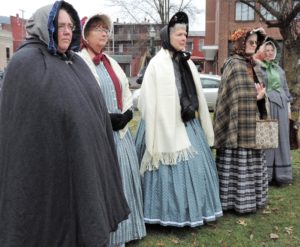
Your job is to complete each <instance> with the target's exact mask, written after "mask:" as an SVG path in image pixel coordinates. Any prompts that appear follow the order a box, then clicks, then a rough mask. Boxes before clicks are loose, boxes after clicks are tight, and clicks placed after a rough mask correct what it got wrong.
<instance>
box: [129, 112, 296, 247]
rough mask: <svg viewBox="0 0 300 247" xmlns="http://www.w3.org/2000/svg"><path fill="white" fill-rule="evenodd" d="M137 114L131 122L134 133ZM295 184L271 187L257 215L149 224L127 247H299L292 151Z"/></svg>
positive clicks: (294, 158)
mask: <svg viewBox="0 0 300 247" xmlns="http://www.w3.org/2000/svg"><path fill="white" fill-rule="evenodd" d="M138 121H139V114H138V113H137V112H136V113H135V117H134V119H133V121H132V123H131V129H132V131H133V132H135V129H136V125H137V123H138ZM292 163H293V177H294V182H293V184H292V185H289V186H286V187H269V193H268V206H267V207H266V208H265V209H264V210H260V211H258V212H257V213H256V214H249V215H235V214H231V213H225V215H224V216H223V217H220V218H218V220H217V221H216V222H213V223H209V224H206V225H204V226H201V227H197V228H189V227H184V228H175V227H162V226H159V225H146V227H147V236H146V237H145V238H143V239H142V240H139V241H134V242H131V243H129V244H126V246H127V247H144V246H145V247H151V246H153V247H169V246H175V247H176V246H178V247H179V246H183V247H185V246H186V247H210V246H212V247H248V246H249V247H258V246H263V247H272V246H276V247H289V246H292V247H300V150H296V151H292Z"/></svg>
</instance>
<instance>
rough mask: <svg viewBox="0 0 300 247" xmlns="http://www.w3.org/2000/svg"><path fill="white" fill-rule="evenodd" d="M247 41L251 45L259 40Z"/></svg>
mask: <svg viewBox="0 0 300 247" xmlns="http://www.w3.org/2000/svg"><path fill="white" fill-rule="evenodd" d="M247 43H248V44H249V45H257V41H254V40H248V41H247Z"/></svg>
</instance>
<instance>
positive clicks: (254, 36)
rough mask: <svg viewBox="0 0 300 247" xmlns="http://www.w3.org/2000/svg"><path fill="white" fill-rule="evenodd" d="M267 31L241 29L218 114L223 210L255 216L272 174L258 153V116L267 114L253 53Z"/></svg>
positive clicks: (235, 36) (226, 70)
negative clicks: (269, 173) (269, 175)
mask: <svg viewBox="0 0 300 247" xmlns="http://www.w3.org/2000/svg"><path fill="white" fill-rule="evenodd" d="M264 39H265V32H264V30H263V29H252V30H247V29H238V30H236V31H235V32H234V33H233V34H232V36H231V40H232V42H233V46H234V52H233V55H231V56H230V57H229V58H228V59H227V60H226V61H225V64H224V66H223V68H222V70H223V72H222V78H221V83H220V87H219V92H218V98H217V103H216V110H215V116H214V131H215V145H214V146H215V148H216V149H217V152H216V164H217V169H218V174H219V181H220V197H221V203H222V209H223V210H224V211H226V210H234V211H236V212H238V213H254V212H256V211H257V209H259V208H262V207H264V206H265V205H266V201H267V190H268V174H267V167H266V161H265V155H264V151H263V150H261V149H256V118H257V115H259V116H260V118H264V117H265V115H266V108H265V101H264V93H265V89H264V86H263V75H262V73H261V71H260V67H259V65H257V64H256V63H255V61H254V60H253V58H252V55H253V54H254V53H255V51H256V50H257V49H258V47H259V46H260V45H261V44H262V43H263V41H264Z"/></svg>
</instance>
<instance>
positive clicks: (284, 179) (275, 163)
mask: <svg viewBox="0 0 300 247" xmlns="http://www.w3.org/2000/svg"><path fill="white" fill-rule="evenodd" d="M282 102H284V101H283V100H282ZM270 113H271V117H272V118H273V119H278V127H279V131H278V134H279V136H278V137H279V139H278V141H279V143H278V144H279V145H278V148H274V149H267V150H266V161H267V167H268V174H269V182H275V183H277V184H279V185H283V184H289V183H291V182H292V179H293V176H292V164H291V154H290V139H289V119H288V107H287V103H285V104H283V103H282V105H278V104H276V103H274V102H272V101H270Z"/></svg>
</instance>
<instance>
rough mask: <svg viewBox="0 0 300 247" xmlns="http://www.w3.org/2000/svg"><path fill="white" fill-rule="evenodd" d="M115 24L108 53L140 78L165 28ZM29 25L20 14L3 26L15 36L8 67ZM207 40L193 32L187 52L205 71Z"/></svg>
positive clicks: (147, 25)
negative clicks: (161, 30) (139, 74)
mask: <svg viewBox="0 0 300 247" xmlns="http://www.w3.org/2000/svg"><path fill="white" fill-rule="evenodd" d="M113 24H114V26H113V31H112V35H111V37H110V39H109V42H108V44H107V45H106V47H105V51H106V52H107V53H108V54H110V55H111V56H112V57H114V58H115V59H116V61H117V62H118V63H119V64H120V65H121V67H122V68H123V70H124V71H125V73H126V75H127V76H128V77H130V76H136V75H137V73H138V72H139V70H140V69H141V68H142V67H144V66H147V64H148V62H149V60H150V59H151V57H152V56H153V55H154V54H155V53H156V52H157V51H159V49H160V47H161V42H160V36H159V31H160V29H161V28H162V26H161V25H160V24H153V23H149V22H144V23H120V22H119V21H118V20H117V21H116V22H114V23H113ZM25 25H26V20H25V19H22V18H20V17H19V15H18V14H17V15H16V16H10V23H9V24H3V29H5V30H6V31H7V32H10V33H11V36H12V41H13V49H12V48H11V47H9V50H8V51H7V50H6V52H8V57H7V59H6V60H5V59H2V60H5V63H6V64H7V62H8V60H9V59H10V58H11V56H12V55H13V53H14V52H15V51H16V50H17V49H18V47H19V46H20V45H21V44H22V42H23V40H24V39H25V34H26V30H25ZM204 38H205V33H204V31H190V32H189V37H188V42H187V50H188V51H191V52H192V59H193V61H194V62H195V64H196V65H197V66H198V67H200V69H201V70H202V68H203V67H204V65H203V63H204V54H203V52H202V46H203V44H204Z"/></svg>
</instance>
